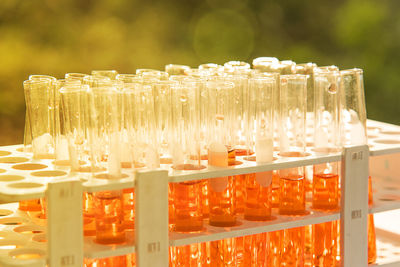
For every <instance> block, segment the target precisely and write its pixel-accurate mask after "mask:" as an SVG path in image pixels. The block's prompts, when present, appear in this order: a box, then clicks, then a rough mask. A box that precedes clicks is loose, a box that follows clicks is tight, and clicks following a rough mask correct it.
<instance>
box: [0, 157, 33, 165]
mask: <svg viewBox="0 0 400 267" xmlns="http://www.w3.org/2000/svg"><path fill="white" fill-rule="evenodd" d="M28 160H29V159H28V158H24V157H4V158H0V163H9V164H13V163H22V162H27V161H28Z"/></svg>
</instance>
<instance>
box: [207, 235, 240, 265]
mask: <svg viewBox="0 0 400 267" xmlns="http://www.w3.org/2000/svg"><path fill="white" fill-rule="evenodd" d="M236 247H237V246H236V238H226V239H223V240H216V241H211V242H210V266H225V267H236V266H237V253H236Z"/></svg>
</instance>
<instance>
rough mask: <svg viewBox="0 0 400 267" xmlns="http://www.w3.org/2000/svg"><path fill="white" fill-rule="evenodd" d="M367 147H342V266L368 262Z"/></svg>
mask: <svg viewBox="0 0 400 267" xmlns="http://www.w3.org/2000/svg"><path fill="white" fill-rule="evenodd" d="M368 156H369V155H368V146H367V145H364V146H354V147H346V148H344V150H343V159H342V165H341V169H342V175H341V206H340V251H341V261H340V266H342V267H358V266H359V267H363V266H366V265H367V263H368V237H367V215H368V174H369V170H368V161H369V157H368Z"/></svg>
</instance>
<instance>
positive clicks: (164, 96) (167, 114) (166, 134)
mask: <svg viewBox="0 0 400 267" xmlns="http://www.w3.org/2000/svg"><path fill="white" fill-rule="evenodd" d="M186 77H187V76H186ZM176 84H178V82H176V81H168V80H166V81H156V82H154V83H153V84H152V87H153V94H154V103H156V104H155V105H154V115H155V123H156V125H155V127H156V131H157V134H156V137H157V143H158V144H160V147H159V152H160V163H161V164H171V163H172V156H171V154H170V149H171V148H172V147H170V146H171V145H172V144H170V141H171V140H170V139H171V138H174V135H173V134H172V129H173V128H172V106H171V104H172V102H171V101H172V99H171V88H172V86H174V85H176ZM170 131H171V132H170ZM174 140H176V139H174Z"/></svg>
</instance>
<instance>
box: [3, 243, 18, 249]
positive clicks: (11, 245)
mask: <svg viewBox="0 0 400 267" xmlns="http://www.w3.org/2000/svg"><path fill="white" fill-rule="evenodd" d="M19 247H20V245H19V244H8V245H0V250H3V249H4V250H6V249H7V250H8V249H16V248H19Z"/></svg>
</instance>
